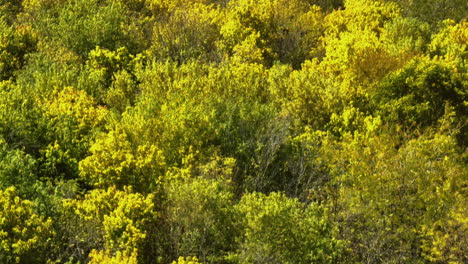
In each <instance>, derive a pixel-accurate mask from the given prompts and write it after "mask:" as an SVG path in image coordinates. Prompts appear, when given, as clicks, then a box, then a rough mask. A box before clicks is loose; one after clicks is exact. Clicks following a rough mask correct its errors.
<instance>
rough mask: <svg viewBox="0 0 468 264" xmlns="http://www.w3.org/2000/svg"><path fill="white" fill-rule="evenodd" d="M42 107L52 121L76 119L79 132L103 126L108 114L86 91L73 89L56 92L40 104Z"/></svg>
mask: <svg viewBox="0 0 468 264" xmlns="http://www.w3.org/2000/svg"><path fill="white" fill-rule="evenodd" d="M40 105H41V107H42V108H43V109H44V115H45V116H46V117H48V118H50V119H53V120H60V119H63V118H73V119H75V120H76V122H77V124H78V129H79V130H83V129H86V128H88V129H89V128H92V127H96V126H98V125H99V124H102V122H103V121H104V118H105V117H106V115H107V113H108V110H107V109H106V108H104V107H102V106H97V104H96V102H95V101H94V99H93V98H92V97H90V96H89V95H88V94H87V93H86V92H85V91H82V90H77V89H75V88H73V87H65V88H63V89H62V90H57V91H55V93H54V95H53V96H52V97H51V98H50V99H48V100H45V101H43V102H40Z"/></svg>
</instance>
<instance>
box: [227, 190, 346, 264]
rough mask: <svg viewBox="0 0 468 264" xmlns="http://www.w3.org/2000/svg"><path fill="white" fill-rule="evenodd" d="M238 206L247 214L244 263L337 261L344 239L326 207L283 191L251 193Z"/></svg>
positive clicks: (243, 250)
mask: <svg viewBox="0 0 468 264" xmlns="http://www.w3.org/2000/svg"><path fill="white" fill-rule="evenodd" d="M238 209H239V210H240V212H241V213H242V214H243V215H245V218H244V219H243V225H244V236H245V239H244V240H243V243H242V246H241V248H240V251H239V253H238V254H237V256H236V257H237V258H238V259H239V262H240V263H333V261H334V259H335V258H336V257H337V256H339V254H340V245H341V242H340V241H338V240H336V239H335V238H333V228H332V226H331V225H330V223H329V222H328V220H327V219H326V216H325V214H324V211H323V210H322V209H321V208H320V207H319V206H317V205H315V204H310V205H308V206H307V207H306V206H304V205H303V204H301V203H300V202H298V201H297V200H296V199H290V198H287V197H286V196H285V195H283V194H280V193H271V194H270V195H268V196H267V195H264V194H261V193H252V194H247V195H245V196H243V197H242V199H241V201H240V203H239V205H238Z"/></svg>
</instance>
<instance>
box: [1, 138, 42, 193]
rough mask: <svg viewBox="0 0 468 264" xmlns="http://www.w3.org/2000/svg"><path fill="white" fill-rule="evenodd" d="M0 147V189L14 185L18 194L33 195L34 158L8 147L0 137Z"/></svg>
mask: <svg viewBox="0 0 468 264" xmlns="http://www.w3.org/2000/svg"><path fill="white" fill-rule="evenodd" d="M0 148H1V149H0V189H2V190H3V189H6V188H7V187H11V186H14V187H15V188H16V192H17V193H18V194H21V195H23V196H25V197H33V191H34V189H33V185H34V184H35V182H36V180H37V175H36V174H35V171H36V169H37V164H36V160H35V159H34V158H32V157H31V156H30V155H28V154H26V153H24V152H23V151H21V150H19V149H8V144H7V143H6V142H5V141H4V140H3V139H1V138H0Z"/></svg>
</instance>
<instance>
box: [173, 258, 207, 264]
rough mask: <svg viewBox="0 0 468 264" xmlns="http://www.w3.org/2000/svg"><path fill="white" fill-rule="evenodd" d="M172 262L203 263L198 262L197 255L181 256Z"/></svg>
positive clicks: (185, 263)
mask: <svg viewBox="0 0 468 264" xmlns="http://www.w3.org/2000/svg"><path fill="white" fill-rule="evenodd" d="M171 264H201V263H200V262H198V258H197V257H185V258H184V257H179V259H178V260H177V261H175V260H174V261H173V262H172V263H171Z"/></svg>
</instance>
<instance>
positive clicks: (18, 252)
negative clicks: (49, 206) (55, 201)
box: [0, 187, 54, 263]
mask: <svg viewBox="0 0 468 264" xmlns="http://www.w3.org/2000/svg"><path fill="white" fill-rule="evenodd" d="M0 208H1V210H0V262H2V263H27V262H29V261H33V260H35V259H40V258H41V256H43V255H44V251H45V250H47V245H48V244H49V243H50V241H51V239H52V238H53V236H54V232H53V230H52V220H51V219H50V218H47V219H46V218H44V217H42V216H40V215H38V214H37V213H36V212H34V204H33V202H31V201H29V200H23V199H21V198H20V197H18V196H17V194H16V190H15V188H14V187H10V188H7V189H5V190H0Z"/></svg>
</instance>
